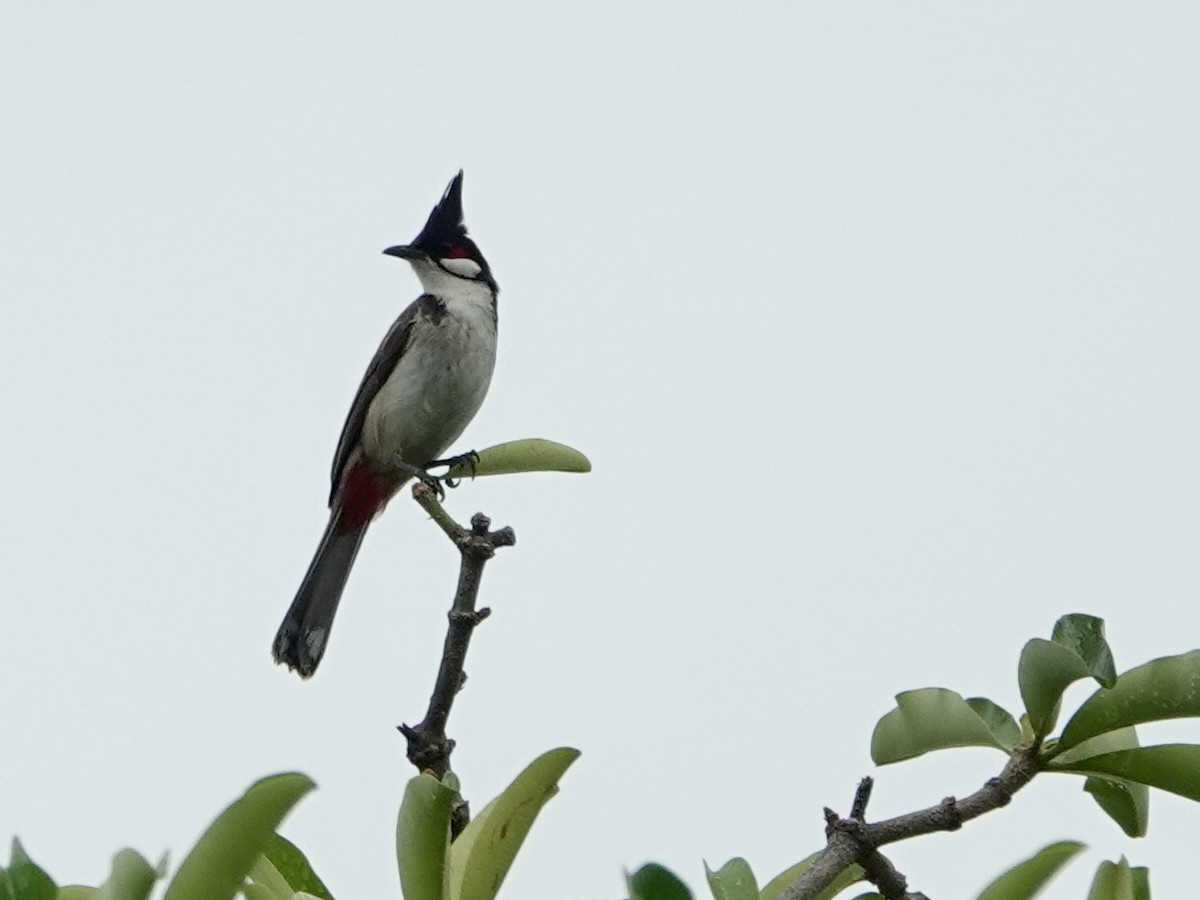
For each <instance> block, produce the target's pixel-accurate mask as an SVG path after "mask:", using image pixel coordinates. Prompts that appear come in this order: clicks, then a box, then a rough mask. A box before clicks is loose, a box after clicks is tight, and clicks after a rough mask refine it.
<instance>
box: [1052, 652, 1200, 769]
mask: <svg viewBox="0 0 1200 900" xmlns="http://www.w3.org/2000/svg"><path fill="white" fill-rule="evenodd" d="M1185 716H1200V650H1193V651H1191V652H1190V653H1184V654H1182V655H1180V656H1166V657H1163V658H1161V659H1155V660H1152V661H1151V662H1148V663H1146V664H1145V665H1143V666H1138V667H1137V668H1136V669H1130V670H1129V671H1128V672H1125V673H1124V674H1123V675H1121V676H1120V677H1118V678H1117V682H1116V684H1115V685H1114V686H1113V687H1112V688H1111V689H1105V688H1101V689H1100V690H1099V691H1097V692H1096V693H1094V694H1092V696H1091V697H1089V698H1088V699H1087V701H1086V702H1084V704H1083V705H1082V706H1081V707H1079V709H1078V710H1077V711H1076V713H1075V715H1074V716H1072V717H1071V721H1069V722H1068V723H1067V726H1066V728H1064V729H1063V733H1062V737H1061V738H1060V739H1059V742H1058V747H1059V750H1067V749H1070V748H1071V747H1074V746H1076V745H1078V744H1081V743H1083V742H1084V741H1086V740H1088V739H1089V738H1092V737H1095V736H1096V735H1098V734H1103V733H1104V732H1106V731H1114V730H1115V729H1117V728H1122V727H1124V726H1126V725H1139V724H1141V723H1142V722H1156V721H1159V720H1161V719H1178V718H1183V717H1185Z"/></svg>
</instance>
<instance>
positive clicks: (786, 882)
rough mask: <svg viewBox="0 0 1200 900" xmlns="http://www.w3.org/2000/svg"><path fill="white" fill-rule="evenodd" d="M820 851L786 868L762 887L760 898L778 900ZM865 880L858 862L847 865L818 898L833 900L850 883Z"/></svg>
mask: <svg viewBox="0 0 1200 900" xmlns="http://www.w3.org/2000/svg"><path fill="white" fill-rule="evenodd" d="M820 855H821V854H820V852H817V853H812V854H809V855H808V856H806V857H804V859H802V860H800V862H798V863H796V864H795V865H793V866H789V867H788V868H786V869H784V870H783V871H782V872H780V873H779V874H778V875H776V876H775V877H774V878H772V879H771V880H770V881H769V882H767V886H766V887H764V888H763V889H762V891H761V892H760V893H759V895H758V900H776V898H778V897H779V895H780V894H782V893H783V892H784V890H786V889H787V888H788V887H789V886H790V885H791V884H792V882H794V881H795V880H796V879H797V878H799V877H800V873H801V872H803V871H804V870H805V869H807V868H808V867H809V866H811V865H812V864H813V863H814V862H816V860H817V857H818V856H820ZM862 880H863V870H862V868H861V867H859V866H858V865H857V864H855V865H852V866H847V867H846V868H844V869H842V871H840V872H838V874H837V877H836V878H835V879H833V883H832V884H830V885H829V887H827V888H826V889H825V890H823V891H821V893H819V894H818V895H817V900H833V898H834V897H836V896H837V895H838V894H840V893H841V892H842V891H844V890H845V889H846V888H848V887H850V885H852V884H855V883H857V882H859V881H862Z"/></svg>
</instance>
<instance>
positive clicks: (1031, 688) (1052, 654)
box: [1017, 614, 1117, 737]
mask: <svg viewBox="0 0 1200 900" xmlns="http://www.w3.org/2000/svg"><path fill="white" fill-rule="evenodd" d="M1088 677H1091V678H1095V679H1096V681H1097V682H1099V683H1100V685H1102V686H1103V687H1112V686H1113V684H1114V683H1115V682H1116V678H1117V672H1116V668H1115V666H1114V664H1113V657H1112V651H1111V650H1110V649H1109V646H1108V642H1107V641H1105V639H1104V620H1103V619H1097V618H1096V617H1095V616H1085V615H1082V614H1074V615H1069V616H1063V617H1062V618H1061V619H1059V620H1058V621H1057V622H1056V623H1055V624H1054V632H1053V635H1052V638H1051V640H1049V641H1043V640H1041V639H1040V638H1035V639H1034V640H1032V641H1030V642H1029V643H1028V644H1026V645H1025V648H1024V649H1023V650H1022V651H1021V662H1020V664H1019V665H1018V666H1017V681H1018V683H1019V684H1020V687H1021V699H1022V700H1023V701H1024V702H1025V709H1026V711H1027V712H1028V714H1029V721H1030V724H1031V726H1032V727H1033V730H1034V732H1035V733H1036V734H1037V736H1038V737H1045V736H1046V735H1048V734H1049V733H1050V732H1051V731H1053V730H1054V725H1055V723H1056V722H1057V720H1058V711H1059V704H1060V703H1061V701H1062V695H1063V691H1065V690H1066V689H1067V688H1068V687H1069V686H1070V685H1071V684H1072V683H1074V682H1075V681H1078V680H1079V679H1081V678H1088Z"/></svg>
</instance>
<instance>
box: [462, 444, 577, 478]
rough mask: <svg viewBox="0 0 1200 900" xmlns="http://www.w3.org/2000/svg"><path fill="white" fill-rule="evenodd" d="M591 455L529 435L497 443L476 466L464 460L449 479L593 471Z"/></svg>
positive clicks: (480, 453)
mask: <svg viewBox="0 0 1200 900" xmlns="http://www.w3.org/2000/svg"><path fill="white" fill-rule="evenodd" d="M590 471H592V464H591V463H590V462H588V458H587V457H586V456H584V455H583V454H582V453H580V452H579V451H578V450H576V449H574V448H573V447H568V446H567V445H566V444H559V443H555V442H554V441H547V440H544V439H542V438H526V439H525V440H521V441H509V442H507V443H505V444H496V446H494V447H488V448H487V449H486V450H480V451H479V459H478V460H477V461H476V462H475V465H474V467H472V466H471V463H470V462H461V463H458V464H456V465H453V466H451V467H450V469H449V471H447V472H446V477H448V478H471V477H473V476H483V475H511V474H513V473H516V472H590Z"/></svg>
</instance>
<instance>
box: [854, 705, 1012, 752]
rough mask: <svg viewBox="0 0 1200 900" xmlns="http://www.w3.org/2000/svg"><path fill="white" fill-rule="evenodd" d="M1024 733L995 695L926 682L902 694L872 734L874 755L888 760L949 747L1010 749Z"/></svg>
mask: <svg viewBox="0 0 1200 900" xmlns="http://www.w3.org/2000/svg"><path fill="white" fill-rule="evenodd" d="M1020 738H1021V729H1020V726H1018V725H1017V723H1016V720H1014V719H1013V717H1012V716H1011V715H1009V714H1008V713H1007V712H1005V711H1004V710H1003V709H1001V708H1000V707H999V706H997V705H996V704H995V703H993V702H992V701H990V700H987V699H985V698H982V697H973V698H971V699H970V700H964V699H963V698H962V697H961V696H959V695H958V694H956V693H955V692H954V691H950V690H946V689H945V688H923V689H921V690H917V691H905V692H904V693H902V694H897V695H896V708H895V709H893V710H892V711H891V712H889V713H888V714H887V715H885V716H884V717H883V718H882V719H880V720H879V723H878V724H877V725H876V726H875V733H874V734H873V735H872V736H871V758H872V759H873V760H874V761H875V764H876V765H880V766H882V765H885V764H887V763H893V762H899V761H900V760H904V759H911V758H913V757H914V756H920V755H921V754H922V753H928V752H929V751H931V750H942V749H945V748H948V747H995V748H996V749H998V750H1004V751H1005V752H1007V751H1009V750H1011V749H1012V748H1013V747H1014V746H1016V744H1017V742H1018V741H1019V740H1020Z"/></svg>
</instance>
